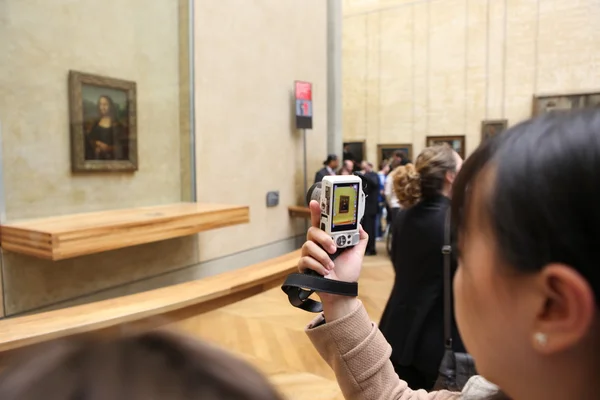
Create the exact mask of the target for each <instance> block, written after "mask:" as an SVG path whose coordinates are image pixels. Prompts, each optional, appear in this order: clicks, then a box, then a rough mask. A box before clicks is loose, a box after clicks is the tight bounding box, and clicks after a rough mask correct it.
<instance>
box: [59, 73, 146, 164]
mask: <svg viewBox="0 0 600 400" xmlns="http://www.w3.org/2000/svg"><path fill="white" fill-rule="evenodd" d="M69 86H70V107H69V108H70V111H71V155H72V170H73V171H75V172H81V171H135V170H137V167H138V165H137V130H136V108H135V106H136V98H135V97H136V85H135V82H129V81H123V80H119V79H114V78H107V77H101V76H97V75H90V74H84V73H80V72H74V71H72V72H71V73H70V79H69Z"/></svg>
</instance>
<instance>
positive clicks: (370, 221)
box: [361, 161, 379, 256]
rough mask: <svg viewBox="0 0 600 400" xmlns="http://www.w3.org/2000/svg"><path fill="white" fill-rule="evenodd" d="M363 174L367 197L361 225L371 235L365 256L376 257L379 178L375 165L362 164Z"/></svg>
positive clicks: (365, 162)
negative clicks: (374, 169) (374, 168)
mask: <svg viewBox="0 0 600 400" xmlns="http://www.w3.org/2000/svg"><path fill="white" fill-rule="evenodd" d="M361 174H362V175H363V176H364V178H365V182H366V186H365V188H364V191H365V194H366V195H367V199H366V201H365V215H364V217H363V220H362V223H361V225H362V226H363V228H364V230H365V232H367V233H368V234H369V243H368V244H367V250H366V251H365V254H366V255H367V256H374V255H376V254H377V251H376V249H375V236H376V232H375V229H376V219H377V212H378V210H379V176H378V175H377V173H376V172H375V171H373V164H371V163H370V162H367V161H363V162H362V171H361Z"/></svg>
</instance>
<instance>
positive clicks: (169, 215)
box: [0, 203, 250, 261]
mask: <svg viewBox="0 0 600 400" xmlns="http://www.w3.org/2000/svg"><path fill="white" fill-rule="evenodd" d="M249 220H250V211H249V208H248V207H246V206H230V205H219V204H200V203H175V204H167V205H162V206H152V207H140V208H131V209H124V210H107V211H98V212H92V213H83V214H72V215H62V216H58V217H49V218H39V219H31V220H26V221H14V222H10V223H7V224H4V225H2V226H1V229H0V241H1V242H2V248H3V249H5V250H9V251H13V252H15V253H21V254H27V255H29V256H33V257H38V258H45V259H48V260H54V261H57V260H64V259H67V258H73V257H79V256H83V255H88V254H94V253H100V252H103V251H108V250H115V249H120V248H123V247H129V246H136V245H139V244H143V243H152V242H157V241H159V240H166V239H172V238H175V237H180V236H187V235H192V234H194V233H198V232H203V231H206V230H209V229H217V228H222V227H225V226H231V225H237V224H245V223H247V222H249Z"/></svg>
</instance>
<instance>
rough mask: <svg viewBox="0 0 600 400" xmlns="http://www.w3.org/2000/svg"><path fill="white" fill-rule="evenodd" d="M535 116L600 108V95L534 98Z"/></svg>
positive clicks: (585, 94)
mask: <svg viewBox="0 0 600 400" xmlns="http://www.w3.org/2000/svg"><path fill="white" fill-rule="evenodd" d="M532 107H533V112H532V114H533V116H536V115H540V114H544V113H548V112H561V111H569V110H576V109H581V108H588V107H594V108H597V107H600V93H576V94H565V95H544V96H534V97H533V106H532Z"/></svg>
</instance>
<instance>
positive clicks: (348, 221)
mask: <svg viewBox="0 0 600 400" xmlns="http://www.w3.org/2000/svg"><path fill="white" fill-rule="evenodd" d="M333 195H334V200H333V225H332V227H337V226H340V225H354V224H355V223H356V217H357V216H356V213H357V211H358V210H357V209H356V206H357V200H358V199H357V197H358V185H349V186H348V185H336V187H335V189H334V191H333Z"/></svg>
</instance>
